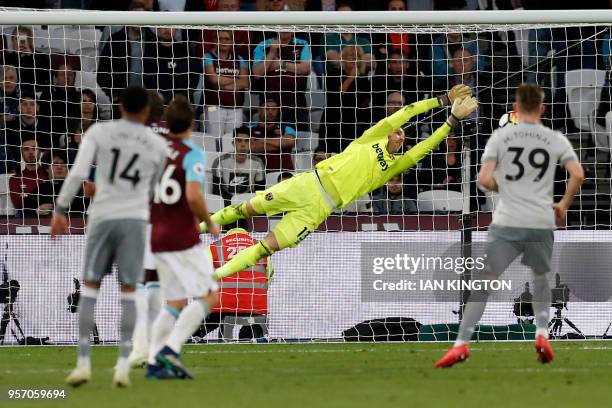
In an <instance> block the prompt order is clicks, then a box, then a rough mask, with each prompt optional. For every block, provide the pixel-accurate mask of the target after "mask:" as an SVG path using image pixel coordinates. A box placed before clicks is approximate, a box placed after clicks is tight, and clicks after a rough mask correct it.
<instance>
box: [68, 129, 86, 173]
mask: <svg viewBox="0 0 612 408" xmlns="http://www.w3.org/2000/svg"><path fill="white" fill-rule="evenodd" d="M87 128H88V127H86V128H85V129H83V128H82V127H81V126H77V127H76V129H73V130H72V131H71V132H70V133H68V135H67V145H66V149H67V151H68V163H70V164H74V160H75V159H76V155H77V153H78V151H79V147H80V146H81V142H82V141H83V133H85V131H86V130H87Z"/></svg>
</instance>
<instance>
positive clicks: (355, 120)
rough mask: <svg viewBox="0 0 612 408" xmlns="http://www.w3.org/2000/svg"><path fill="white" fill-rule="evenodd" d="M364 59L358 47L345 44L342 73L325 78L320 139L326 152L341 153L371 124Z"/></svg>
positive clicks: (368, 87) (369, 93)
mask: <svg viewBox="0 0 612 408" xmlns="http://www.w3.org/2000/svg"><path fill="white" fill-rule="evenodd" d="M363 57H364V54H363V50H362V49H361V47H359V46H355V45H347V46H346V47H344V49H343V50H342V68H341V70H339V71H338V70H332V71H330V72H329V73H328V75H327V78H326V89H327V103H326V107H325V111H324V113H323V118H322V120H321V126H320V127H319V137H320V138H321V140H322V141H324V142H323V143H324V144H325V147H326V150H327V151H328V152H332V153H339V152H341V151H342V150H344V149H345V148H346V146H348V145H349V143H351V142H352V141H353V140H355V138H357V137H358V136H360V135H361V133H362V131H363V130H364V129H365V127H369V126H370V124H371V122H372V121H371V114H370V108H369V107H368V104H369V101H370V95H371V83H370V78H369V77H368V76H367V75H366V67H365V61H364V60H363Z"/></svg>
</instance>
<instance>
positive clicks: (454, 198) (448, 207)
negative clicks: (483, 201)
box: [417, 190, 463, 213]
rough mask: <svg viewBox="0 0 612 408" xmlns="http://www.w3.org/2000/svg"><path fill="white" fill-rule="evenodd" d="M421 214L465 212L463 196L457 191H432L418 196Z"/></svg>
mask: <svg viewBox="0 0 612 408" xmlns="http://www.w3.org/2000/svg"><path fill="white" fill-rule="evenodd" d="M417 207H418V209H419V211H420V212H444V213H447V212H456V211H462V210H463V195H462V194H461V193H459V192H457V191H450V190H430V191H423V192H422V193H419V194H418V195H417Z"/></svg>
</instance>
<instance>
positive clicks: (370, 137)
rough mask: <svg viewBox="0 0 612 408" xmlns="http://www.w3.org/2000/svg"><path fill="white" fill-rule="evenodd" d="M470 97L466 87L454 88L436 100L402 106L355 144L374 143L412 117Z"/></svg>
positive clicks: (457, 86)
mask: <svg viewBox="0 0 612 408" xmlns="http://www.w3.org/2000/svg"><path fill="white" fill-rule="evenodd" d="M471 95H472V90H471V89H470V88H469V87H468V86H466V85H463V84H461V85H456V86H454V87H453V88H452V89H451V90H450V91H449V92H448V94H446V95H442V96H439V97H436V98H430V99H423V100H422V101H418V102H415V103H411V104H410V105H407V106H404V107H403V108H401V109H400V110H399V111H397V112H395V113H394V114H392V115H390V116H388V117H386V118H384V119H382V120H380V121H379V122H378V123H376V124H375V125H374V126H372V127H371V128H369V129H368V130H366V131H365V132H364V134H363V135H362V136H361V137H360V138H359V139H357V140H356V141H357V143H363V144H367V143H370V142H373V141H376V140H378V139H380V138H382V137H386V136H387V135H388V134H389V133H391V132H393V131H394V130H396V129H399V128H400V127H401V126H403V125H404V123H406V122H408V121H409V120H410V119H412V118H413V117H415V116H417V115H420V114H421V113H425V112H428V111H430V110H432V109H435V108H439V107H442V106H446V105H449V104H452V103H453V102H454V101H455V100H458V99H461V98H464V97H468V96H471Z"/></svg>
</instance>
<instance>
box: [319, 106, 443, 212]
mask: <svg viewBox="0 0 612 408" xmlns="http://www.w3.org/2000/svg"><path fill="white" fill-rule="evenodd" d="M437 107H440V101H439V100H438V98H432V99H425V100H422V101H419V102H416V103H413V104H411V105H408V106H405V107H403V108H402V109H400V110H399V111H398V112H396V113H394V114H393V115H391V116H389V117H387V118H385V119H382V120H381V121H379V122H378V123H377V124H376V125H374V126H372V127H371V128H369V129H368V130H366V131H365V132H364V134H363V135H362V136H361V137H360V138H358V139H356V140H355V141H353V142H352V143H351V144H350V145H349V146H348V147H347V148H346V149H345V150H344V151H343V152H342V153H339V154H337V155H335V156H332V157H330V158H329V159H327V160H324V161H322V162H320V163H319V164H317V166H316V169H317V173H318V175H319V177H320V179H321V184H322V185H323V187H324V188H325V190H326V191H327V193H328V194H329V195H330V197H331V199H332V200H333V201H334V203H335V204H336V205H337V206H338V207H339V208H344V207H346V206H347V205H348V204H349V203H351V202H352V201H354V200H356V199H357V198H359V197H361V196H363V195H364V194H366V193H369V192H371V191H373V190H376V189H377V188H379V187H381V186H382V185H384V184H385V183H386V182H387V181H389V180H390V179H391V178H393V177H394V176H396V175H398V174H400V173H403V172H404V171H406V170H407V169H409V168H411V167H413V166H414V165H415V164H417V163H418V162H419V161H421V159H423V157H425V155H427V154H428V153H429V152H431V151H432V150H433V149H434V148H435V147H436V146H438V145H439V144H440V142H442V140H444V138H445V137H446V136H448V134H449V133H450V131H451V127H450V126H449V125H448V124H446V123H445V124H443V125H442V126H440V127H439V128H438V129H437V130H436V131H435V132H434V133H433V134H432V135H431V136H430V137H428V138H427V139H425V140H423V141H422V142H420V143H418V144H417V145H416V146H414V147H413V148H412V149H410V150H409V151H408V152H406V153H405V154H403V155H393V154H389V152H388V151H387V142H388V135H389V133H391V132H393V131H394V130H396V129H398V128H399V127H401V126H402V125H403V124H404V123H406V122H408V121H409V120H410V119H411V118H412V117H414V116H416V115H419V114H421V113H424V112H427V111H429V110H431V109H433V108H437Z"/></svg>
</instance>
